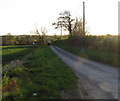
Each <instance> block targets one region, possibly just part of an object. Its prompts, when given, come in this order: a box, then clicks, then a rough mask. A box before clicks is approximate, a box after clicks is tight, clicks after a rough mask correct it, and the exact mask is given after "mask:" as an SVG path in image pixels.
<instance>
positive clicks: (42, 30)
mask: <svg viewBox="0 0 120 101" xmlns="http://www.w3.org/2000/svg"><path fill="white" fill-rule="evenodd" d="M41 32H42V40H43V44H45V43H46V33H47V32H48V30H47V29H46V27H41Z"/></svg>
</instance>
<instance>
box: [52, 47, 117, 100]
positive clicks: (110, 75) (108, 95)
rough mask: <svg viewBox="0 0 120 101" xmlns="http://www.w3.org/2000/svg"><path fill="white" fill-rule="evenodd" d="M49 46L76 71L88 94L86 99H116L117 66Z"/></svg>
mask: <svg viewBox="0 0 120 101" xmlns="http://www.w3.org/2000/svg"><path fill="white" fill-rule="evenodd" d="M50 47H51V49H52V50H53V51H54V52H55V53H56V54H57V55H58V57H59V58H61V59H62V61H63V62H65V63H66V64H68V65H69V66H70V67H71V68H72V70H73V71H74V72H75V73H76V75H77V77H78V80H79V83H80V84H82V85H83V87H84V88H85V90H86V91H87V92H88V96H89V95H90V96H89V97H88V99H90V98H92V99H118V69H117V68H115V67H112V66H108V65H104V64H101V63H98V62H94V61H91V60H86V59H83V58H81V57H79V56H76V55H74V54H71V53H70V52H67V51H65V50H63V49H61V48H58V47H56V46H50ZM83 96H84V94H83ZM86 96H87V95H86ZM83 98H87V97H83Z"/></svg>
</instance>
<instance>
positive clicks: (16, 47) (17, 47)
mask: <svg viewBox="0 0 120 101" xmlns="http://www.w3.org/2000/svg"><path fill="white" fill-rule="evenodd" d="M33 47H34V46H15V47H14V46H12V47H5V48H4V47H2V50H5V49H19V48H33Z"/></svg>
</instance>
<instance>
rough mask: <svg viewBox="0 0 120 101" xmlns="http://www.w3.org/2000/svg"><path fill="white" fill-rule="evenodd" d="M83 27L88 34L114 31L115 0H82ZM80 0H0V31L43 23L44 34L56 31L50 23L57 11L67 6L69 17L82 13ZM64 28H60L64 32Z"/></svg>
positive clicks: (18, 31)
mask: <svg viewBox="0 0 120 101" xmlns="http://www.w3.org/2000/svg"><path fill="white" fill-rule="evenodd" d="M84 1H85V6H86V8H85V10H86V22H87V24H86V27H89V29H90V34H91V35H106V34H113V35H115V34H118V1H120V0H84ZM82 2H83V0H0V35H3V34H7V33H8V32H10V33H11V34H12V35H19V34H29V32H30V31H32V30H35V24H37V27H38V29H39V30H40V28H41V27H46V28H47V29H48V35H52V34H54V33H56V34H60V30H55V29H54V26H52V23H53V22H56V21H57V18H58V16H59V13H60V12H62V11H64V10H69V11H70V12H71V14H72V18H76V17H82V10H83V9H82ZM66 33H67V32H64V34H66Z"/></svg>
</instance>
